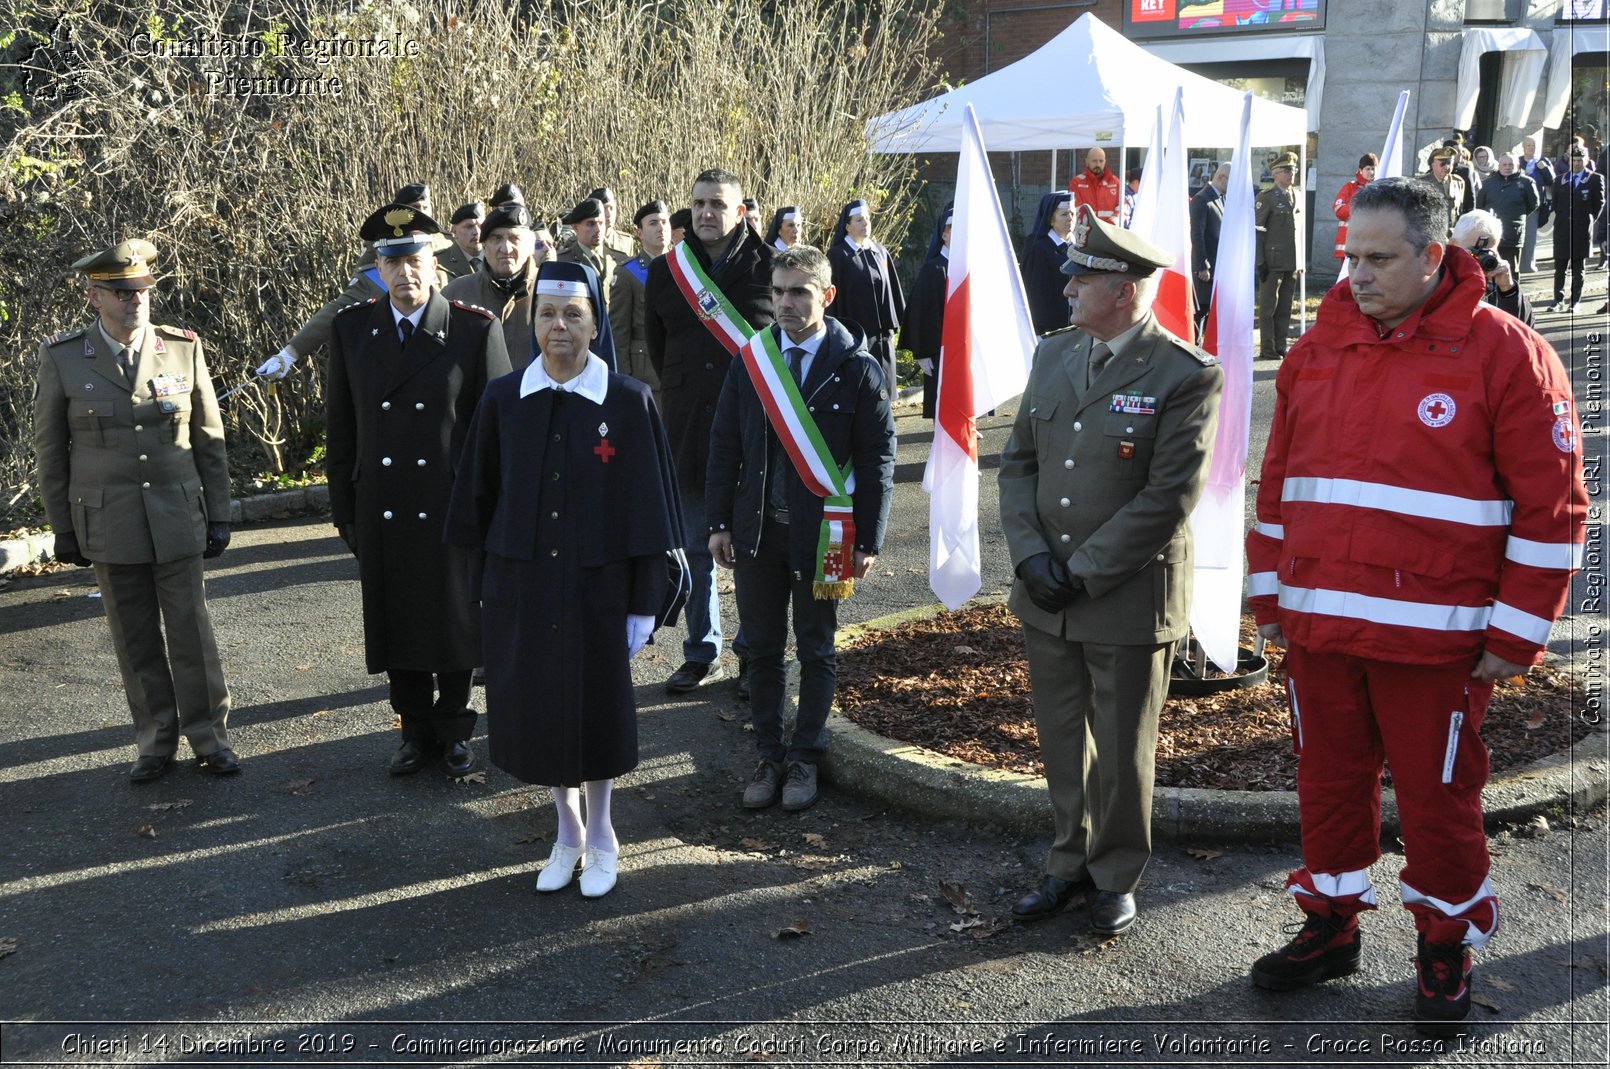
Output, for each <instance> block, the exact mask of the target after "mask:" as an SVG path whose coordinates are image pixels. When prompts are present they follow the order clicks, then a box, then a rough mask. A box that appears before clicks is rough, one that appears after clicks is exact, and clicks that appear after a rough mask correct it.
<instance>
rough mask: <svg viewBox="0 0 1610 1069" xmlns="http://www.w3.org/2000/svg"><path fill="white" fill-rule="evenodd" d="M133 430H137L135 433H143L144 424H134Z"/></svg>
mask: <svg viewBox="0 0 1610 1069" xmlns="http://www.w3.org/2000/svg"><path fill="white" fill-rule="evenodd" d="M134 429H135V430H137V431H143V430H145V424H143V423H136V424H135V425H134Z"/></svg>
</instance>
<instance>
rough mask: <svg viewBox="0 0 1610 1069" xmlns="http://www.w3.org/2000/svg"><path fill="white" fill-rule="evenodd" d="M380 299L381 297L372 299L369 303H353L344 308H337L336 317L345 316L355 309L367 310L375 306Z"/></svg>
mask: <svg viewBox="0 0 1610 1069" xmlns="http://www.w3.org/2000/svg"><path fill="white" fill-rule="evenodd" d="M379 299H380V298H379V297H370V298H369V299H368V300H367V301H353V302H352V303H351V304H349V305H347V306H346V307H344V308H337V309H336V312H335V314H336V315H345V314H346V313H348V312H350V311H352V310H353V309H354V308H367V307H369V306H370V305H371V304H374V303H375V302H376V301H378V300H379Z"/></svg>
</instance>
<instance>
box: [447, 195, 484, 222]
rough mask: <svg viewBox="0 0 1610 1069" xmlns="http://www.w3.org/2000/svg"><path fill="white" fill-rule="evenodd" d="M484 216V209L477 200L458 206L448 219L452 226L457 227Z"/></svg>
mask: <svg viewBox="0 0 1610 1069" xmlns="http://www.w3.org/2000/svg"><path fill="white" fill-rule="evenodd" d="M485 214H486V208H485V207H484V206H482V204H481V202H480V201H478V200H472V201H470V202H469V203H468V204H460V205H459V206H458V207H457V208H456V209H454V211H453V218H452V219H450V220H449V222H450V223H451V224H452V225H453V226H457V225H458V224H460V223H462V222H464V221H465V220H467V219H479V218H481V217H482V216H483V215H485Z"/></svg>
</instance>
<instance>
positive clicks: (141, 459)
mask: <svg viewBox="0 0 1610 1069" xmlns="http://www.w3.org/2000/svg"><path fill="white" fill-rule="evenodd" d="M150 459H151V458H150V457H148V456H146V455H145V454H144V453H141V454H140V463H141V464H144V463H145V462H146V461H148V460H150Z"/></svg>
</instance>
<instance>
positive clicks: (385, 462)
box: [380, 457, 391, 468]
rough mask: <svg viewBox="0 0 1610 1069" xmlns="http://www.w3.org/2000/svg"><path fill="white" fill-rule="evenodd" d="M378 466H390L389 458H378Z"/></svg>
mask: <svg viewBox="0 0 1610 1069" xmlns="http://www.w3.org/2000/svg"><path fill="white" fill-rule="evenodd" d="M380 466H381V467H383V468H389V467H391V458H390V457H381V458H380Z"/></svg>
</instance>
